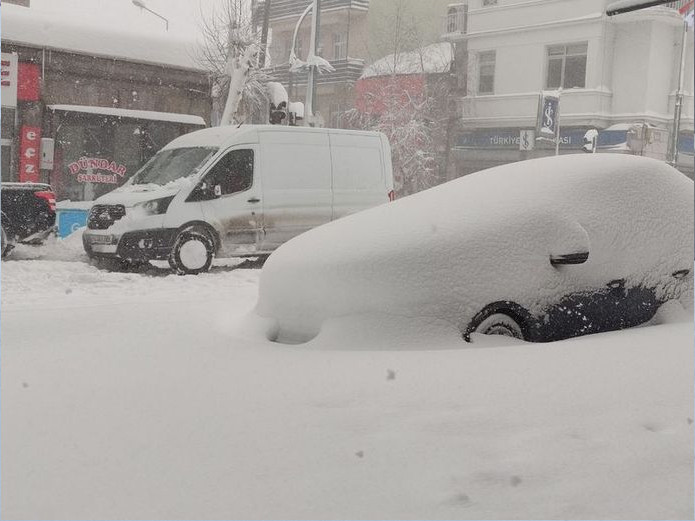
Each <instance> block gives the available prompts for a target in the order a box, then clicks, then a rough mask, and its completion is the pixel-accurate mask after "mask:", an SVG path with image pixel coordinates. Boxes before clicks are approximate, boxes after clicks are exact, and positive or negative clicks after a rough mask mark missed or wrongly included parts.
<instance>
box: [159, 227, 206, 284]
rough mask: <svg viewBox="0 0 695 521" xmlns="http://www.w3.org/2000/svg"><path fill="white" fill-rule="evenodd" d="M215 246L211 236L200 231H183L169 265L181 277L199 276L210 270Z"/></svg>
mask: <svg viewBox="0 0 695 521" xmlns="http://www.w3.org/2000/svg"><path fill="white" fill-rule="evenodd" d="M214 256H215V246H214V244H213V242H212V239H211V238H210V236H209V235H208V234H207V233H206V232H204V231H202V230H199V229H196V228H192V229H188V230H184V231H182V232H181V233H180V234H179V236H178V237H177V238H176V242H174V247H173V248H172V250H171V254H170V255H169V265H170V266H171V268H172V269H173V270H174V271H176V273H178V274H179V275H198V274H199V273H204V272H206V271H208V270H209V269H210V266H211V265H212V259H213V258H214Z"/></svg>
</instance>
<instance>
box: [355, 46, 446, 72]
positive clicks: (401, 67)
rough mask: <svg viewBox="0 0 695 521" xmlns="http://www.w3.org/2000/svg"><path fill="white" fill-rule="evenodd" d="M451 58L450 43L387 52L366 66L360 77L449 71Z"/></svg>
mask: <svg viewBox="0 0 695 521" xmlns="http://www.w3.org/2000/svg"><path fill="white" fill-rule="evenodd" d="M453 60H454V53H453V49H452V46H451V44H449V43H446V42H440V43H433V44H432V45H428V46H426V47H423V48H422V49H418V50H415V51H411V52H403V53H400V54H398V55H395V54H389V55H388V56H385V57H383V58H381V59H379V60H377V61H375V62H374V63H372V64H371V65H369V66H368V67H366V68H365V70H364V73H363V74H362V78H370V77H374V76H385V75H387V74H423V73H424V74H439V73H443V72H449V70H450V69H451V63H452V62H453Z"/></svg>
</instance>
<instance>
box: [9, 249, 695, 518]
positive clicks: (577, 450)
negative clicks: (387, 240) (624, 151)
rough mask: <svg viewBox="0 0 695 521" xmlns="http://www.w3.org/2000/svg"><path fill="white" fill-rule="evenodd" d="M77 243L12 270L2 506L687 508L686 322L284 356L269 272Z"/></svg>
mask: <svg viewBox="0 0 695 521" xmlns="http://www.w3.org/2000/svg"><path fill="white" fill-rule="evenodd" d="M78 246H79V236H74V237H71V238H69V239H67V240H66V241H63V242H55V243H53V244H49V245H47V246H45V247H42V248H39V249H38V250H29V249H28V248H24V247H22V248H19V249H18V251H15V252H13V253H14V255H13V259H11V260H8V261H5V262H3V263H2V268H1V272H2V281H1V282H2V336H1V341H2V353H1V354H2V360H1V362H2V363H1V370H2V375H1V380H0V382H1V393H0V397H1V407H2V424H1V444H2V447H1V448H2V467H1V471H2V475H1V478H2V479H1V485H2V491H1V492H2V502H1V507H0V508H1V510H0V516H1V517H2V518H3V519H136V518H137V519H213V518H215V519H236V518H245V519H273V518H281V519H304V518H307V519H311V518H313V519H317V518H322V519H341V518H342V519H346V518H354V519H367V518H369V519H393V518H397V519H434V518H440V519H464V518H468V519H489V518H493V519H534V518H536V519H541V518H555V519H578V518H580V519H595V518H601V519H613V518H624V519H692V517H693V486H694V483H693V455H694V454H693V362H694V361H693V324H692V321H690V320H689V319H688V320H686V321H685V322H679V321H678V320H674V317H670V319H669V320H667V321H666V322H668V323H666V324H661V325H654V326H649V327H643V328H638V329H633V330H628V331H622V332H615V333H610V334H605V335H597V336H593V337H585V338H580V339H575V340H570V341H565V342H559V343H555V344H544V345H540V344H525V343H522V342H517V341H512V340H508V339H503V338H493V337H489V338H488V337H485V338H482V337H481V338H478V339H476V340H477V341H476V343H475V344H474V346H475V347H471V345H469V344H464V343H462V341H460V340H459V339H458V338H456V337H455V335H452V334H451V332H450V331H448V330H442V331H439V330H437V329H430V330H428V331H425V332H423V331H420V330H418V329H416V328H413V327H411V328H409V329H403V327H402V326H403V324H400V323H399V322H398V321H395V320H394V323H389V324H384V325H383V328H382V330H381V331H380V332H377V333H374V332H372V333H369V332H365V331H346V330H344V329H343V330H339V329H336V330H331V329H330V327H328V329H327V330H326V331H325V334H324V332H322V334H321V335H319V337H317V339H316V340H315V341H314V342H312V343H311V344H310V345H308V346H303V347H302V346H294V347H290V346H287V345H280V344H273V343H270V342H265V341H260V340H258V336H257V335H256V334H254V332H253V331H252V330H251V329H250V328H249V326H248V322H249V320H250V319H249V312H250V311H251V310H252V308H253V306H254V304H255V302H256V297H257V291H258V277H259V271H258V270H245V269H233V268H232V267H229V266H226V267H225V266H218V267H217V268H215V270H214V271H213V272H211V273H209V274H205V275H201V276H198V277H178V276H175V275H171V274H168V273H167V272H166V271H152V272H148V273H146V274H134V273H130V274H126V273H108V272H105V271H100V270H98V269H97V268H95V267H93V266H91V265H89V264H87V263H86V262H85V261H84V259H83V258H82V256H81V250H80V248H79V247H78ZM675 314H676V315H678V313H675ZM329 326H330V325H329ZM398 331H400V334H398Z"/></svg>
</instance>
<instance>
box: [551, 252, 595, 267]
mask: <svg viewBox="0 0 695 521" xmlns="http://www.w3.org/2000/svg"><path fill="white" fill-rule="evenodd" d="M588 260H589V252H588V251H582V252H577V253H563V254H560V255H551V256H550V264H552V265H553V266H563V265H567V264H584V263H585V262H586V261H588Z"/></svg>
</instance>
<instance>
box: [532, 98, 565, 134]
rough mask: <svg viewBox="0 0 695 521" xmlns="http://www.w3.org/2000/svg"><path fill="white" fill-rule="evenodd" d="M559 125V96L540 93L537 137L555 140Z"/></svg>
mask: <svg viewBox="0 0 695 521" xmlns="http://www.w3.org/2000/svg"><path fill="white" fill-rule="evenodd" d="M559 125H560V96H558V95H557V94H547V93H545V92H544V93H542V94H541V97H540V102H539V110H538V129H537V131H538V137H540V138H546V139H555V138H556V137H557V133H558V128H559Z"/></svg>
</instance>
